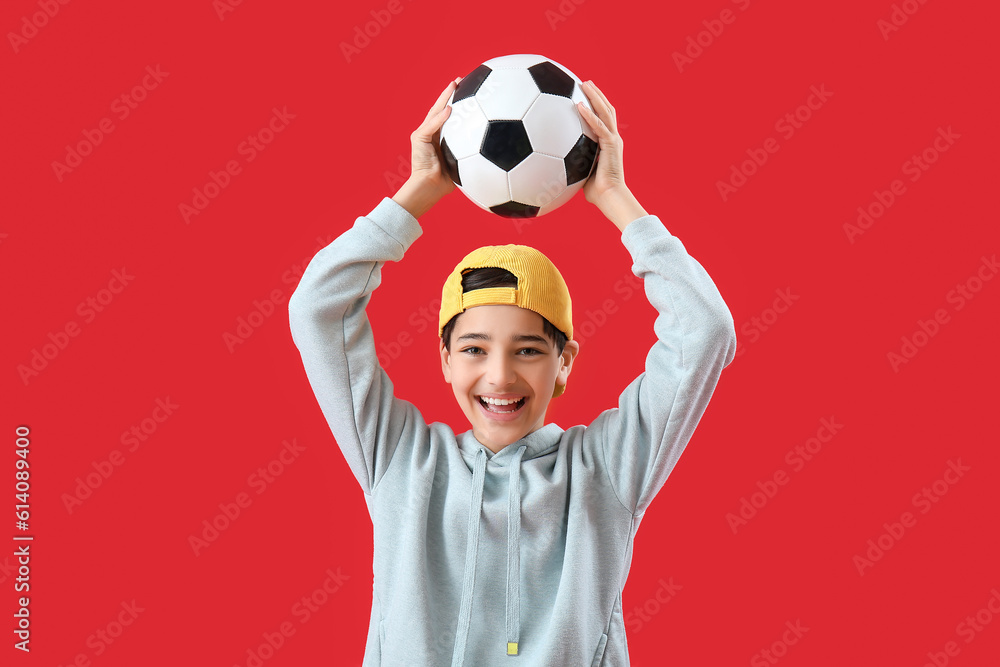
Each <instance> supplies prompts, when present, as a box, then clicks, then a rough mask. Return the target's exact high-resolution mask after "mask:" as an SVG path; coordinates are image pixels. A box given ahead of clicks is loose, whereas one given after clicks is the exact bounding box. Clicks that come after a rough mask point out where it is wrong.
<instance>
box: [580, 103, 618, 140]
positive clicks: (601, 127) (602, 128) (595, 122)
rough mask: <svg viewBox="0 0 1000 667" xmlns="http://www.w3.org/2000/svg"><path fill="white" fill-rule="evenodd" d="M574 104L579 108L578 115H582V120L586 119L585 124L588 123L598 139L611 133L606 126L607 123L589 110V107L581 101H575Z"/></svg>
mask: <svg viewBox="0 0 1000 667" xmlns="http://www.w3.org/2000/svg"><path fill="white" fill-rule="evenodd" d="M576 106H577V108H578V109H580V115H581V116H583V120H584V121H586V123H587V125H589V126H590V128H591V129H592V130H594V132H595V133H596V134H597V138H598V139H600V138H601V137H606V136H609V135H610V134H611V130H610V128H608V126H607V124H606V123H605V122H604V121H603V120H601V118H600V116H598V115H597V114H596V113H595V112H594V111H593V110H591V108H590V107H588V106H587V105H586V104H584V103H583V102H577V103H576Z"/></svg>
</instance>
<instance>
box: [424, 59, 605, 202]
mask: <svg viewBox="0 0 1000 667" xmlns="http://www.w3.org/2000/svg"><path fill="white" fill-rule="evenodd" d="M580 86H581V81H580V79H578V78H577V77H576V76H575V75H574V74H573V73H572V72H570V71H569V70H568V69H566V68H565V67H563V66H562V65H560V64H558V63H556V62H554V61H552V60H549V59H548V58H545V57H543V56H538V55H511V56H503V57H500V58H494V59H492V60H488V61H486V62H485V63H483V64H482V65H480V66H479V67H477V68H476V69H474V70H473V71H472V72H471V73H470V74H469V75H468V76H466V77H465V78H464V79H462V81H461V83H459V85H458V87H457V88H456V89H455V92H454V93H453V94H452V96H451V99H450V100H449V102H448V103H449V104H450V105H451V107H452V110H451V115H450V116H449V117H448V120H447V121H445V123H444V125H443V126H442V128H441V154H442V156H443V158H444V166H445V169H446V171H447V172H448V175H449V176H450V177H451V179H452V180H453V181H454V182H455V184H456V185H457V186H458V187H459V189H460V190H461V191H462V192H464V193H465V195H466V196H467V197H468V198H469V199H471V200H472V202H473V203H475V204H476V205H477V206H479V207H481V208H483V209H486V210H488V211H492V212H493V213H496V214H498V215H502V216H504V217H508V218H530V217H535V216H539V215H544V214H546V213H548V212H549V211H552V210H555V209H556V208H558V207H559V206H562V205H563V204H565V203H566V202H567V201H569V200H570V199H571V198H572V197H573V195H574V194H576V192H577V191H578V190H579V189H580V188H582V187H583V184H584V183H585V182H586V180H587V178H588V177H589V176H590V173H591V170H592V169H593V167H594V162H595V160H596V158H597V152H598V145H597V136H596V135H595V134H594V132H593V130H591V129H590V127H589V126H588V125H587V123H586V122H584V121H583V119H582V118H580V112H579V110H578V109H577V107H576V104H577V102H583V103H584V105H585V106H587V107H588V108H591V105H590V101H589V100H588V99H587V96H586V95H585V94H584V93H583V91H582V90H581V88H580Z"/></svg>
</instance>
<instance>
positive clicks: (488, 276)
mask: <svg viewBox="0 0 1000 667" xmlns="http://www.w3.org/2000/svg"><path fill="white" fill-rule="evenodd" d="M487 287H517V276H515V275H514V274H513V273H511V272H510V271H508V270H507V269H498V268H493V267H487V268H483V269H471V270H469V271H466V272H465V273H463V274H462V293H463V294H464V293H465V292H471V291H472V290H477V289H484V288H487ZM461 314H462V313H459V314H458V315H461ZM458 315H455V316H454V317H452V318H451V319H450V320H448V323H447V324H445V325H444V329H442V330H441V340H443V341H444V347H445V349H446V350H448V351H449V352H450V351H451V332H452V331H453V330H454V329H455V321H456V320H458ZM542 323H543V324H542V326H543V329H544V330H545V335H546V336H548V337H549V338H550V339H551V340H552V343H553V344H554V345H555V346H556V348H557V349H558V350H559V354H562V353H563V350H564V349H566V340H567V339H566V334H564V333H563V332H562V331H559V329H556V327H555V325H553V324H552V323H551V322H549V321H548V320H547V319H545V318H544V317H543V318H542Z"/></svg>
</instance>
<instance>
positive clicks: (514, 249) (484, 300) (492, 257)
mask: <svg viewBox="0 0 1000 667" xmlns="http://www.w3.org/2000/svg"><path fill="white" fill-rule="evenodd" d="M485 268H496V269H506V270H507V271H510V272H511V273H513V274H514V276H515V277H516V278H517V287H486V288H483V289H477V290H472V291H469V292H464V293H463V292H462V274H463V273H466V272H468V271H471V270H473V269H485ZM504 305H507V306H518V307H520V308H525V309H527V310H531V311H534V312H536V313H538V314H539V315H541V316H542V317H544V318H545V319H547V320H548V321H549V322H551V323H552V326H554V327H555V328H556V329H558V330H559V331H561V332H563V333H564V334H565V335H566V339H567V340H572V339H573V303H572V301H571V300H570V297H569V288H568V287H566V281H565V280H563V277H562V274H560V273H559V269H557V268H556V265H555V264H553V263H552V262H551V261H550V260H549V258H548V257H546V256H545V255H543V254H542V253H541V252H540V251H538V250H536V249H535V248H531V247H529V246H523V245H502V246H484V247H482V248H479V249H477V250H473V251H472V252H471V253H469V254H468V255H466V256H465V258H464V259H463V260H462V261H461V262H459V263H458V266H456V267H455V270H454V271H452V272H451V275H449V276H448V279H447V280H446V281H445V283H444V289H443V290H442V292H441V314H440V316H439V318H438V335H439V336H440V335H441V334H442V332H443V330H444V327H445V325H446V324H448V322H449V321H450V320H451V318H453V317H455V316H456V315H458V314H459V313H464V312H465V310H466V309H467V308H472V307H473V306H504ZM565 390H566V385H556V387H555V389H554V391H553V393H552V395H553V397H555V396H559V395H561V394H562V393H563V392H564V391H565Z"/></svg>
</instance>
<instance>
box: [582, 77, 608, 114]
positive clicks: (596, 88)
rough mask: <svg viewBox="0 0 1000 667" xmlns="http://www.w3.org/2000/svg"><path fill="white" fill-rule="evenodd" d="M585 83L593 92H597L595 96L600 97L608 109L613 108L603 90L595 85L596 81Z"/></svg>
mask: <svg viewBox="0 0 1000 667" xmlns="http://www.w3.org/2000/svg"><path fill="white" fill-rule="evenodd" d="M585 83H586V85H587V86H589V87H590V88H592V89H593V91H594V92H595V93H597V96H598V97H599V98H600V99H601V101H602V102H603V103H604V105H605V106H606V107H607V108H608V109H609V110H611V111H614V110H615V108H614V107H613V106H611V102H609V101H608V96H607V95H605V94H604V91H602V90H601V89H600V88H598V87H597V84H596V83H594V82H593V81H587V82H585Z"/></svg>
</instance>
